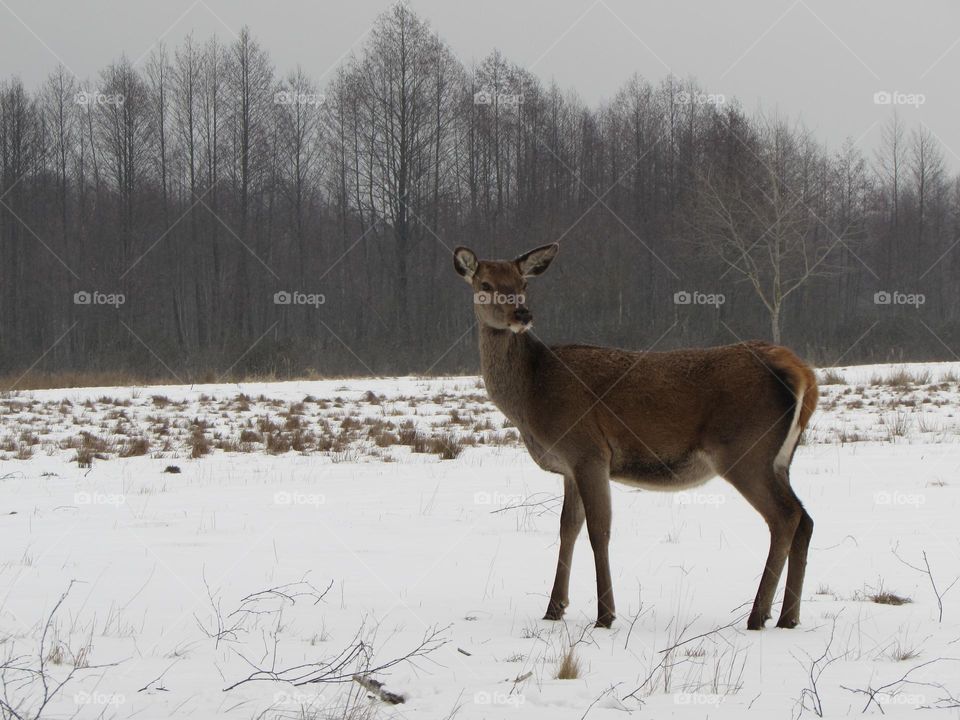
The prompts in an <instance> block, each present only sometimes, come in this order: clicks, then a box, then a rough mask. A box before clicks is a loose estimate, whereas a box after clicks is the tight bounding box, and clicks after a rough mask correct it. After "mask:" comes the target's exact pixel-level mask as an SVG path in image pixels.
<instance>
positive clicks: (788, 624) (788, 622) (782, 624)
mask: <svg viewBox="0 0 960 720" xmlns="http://www.w3.org/2000/svg"><path fill="white" fill-rule="evenodd" d="M799 624H800V621H799V620H797V619H796V618H785V617H782V618H780V619H779V620H777V627H778V628H785V629H786V630H792V629H793V628H795V627H796V626H797V625H799Z"/></svg>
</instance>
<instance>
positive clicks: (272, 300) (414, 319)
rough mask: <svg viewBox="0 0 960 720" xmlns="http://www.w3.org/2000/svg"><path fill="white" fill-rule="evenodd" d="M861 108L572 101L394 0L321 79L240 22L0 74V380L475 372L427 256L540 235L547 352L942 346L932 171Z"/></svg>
mask: <svg viewBox="0 0 960 720" xmlns="http://www.w3.org/2000/svg"><path fill="white" fill-rule="evenodd" d="M870 101H871V98H869V97H867V98H864V102H866V103H869V102H870ZM876 112H877V121H878V123H880V124H881V125H882V127H883V133H882V142H881V144H880V146H879V147H872V146H871V147H862V146H861V145H860V144H859V142H858V141H857V139H854V138H851V139H850V140H849V141H848V142H847V143H845V144H844V145H843V147H840V148H836V147H826V146H825V145H824V144H823V143H822V142H821V141H820V140H818V138H817V137H816V136H815V134H814V133H811V132H810V131H808V130H807V129H805V128H804V126H803V124H802V118H792V117H783V116H777V115H775V114H760V113H757V112H754V111H752V110H750V111H747V110H746V109H744V108H742V107H740V106H739V104H738V103H737V101H736V99H735V98H732V97H723V96H717V95H712V94H710V93H709V92H708V90H706V89H704V88H701V87H698V85H697V83H696V81H695V80H692V79H683V80H681V79H677V78H669V79H666V80H662V81H657V82H651V81H648V80H646V79H644V78H643V77H641V76H640V75H636V76H634V77H633V78H632V79H631V80H630V81H629V82H627V83H626V84H625V85H624V86H623V87H622V88H621V89H620V91H619V92H618V93H617V94H616V95H615V96H614V97H613V98H611V99H610V100H609V101H607V102H604V103H602V104H600V105H599V106H597V107H589V106H587V105H586V104H585V103H584V102H582V101H581V100H580V99H579V98H578V96H577V94H576V92H575V90H574V89H570V88H564V87H558V86H556V85H552V84H550V83H548V82H545V81H544V80H543V79H540V78H538V77H536V76H535V75H534V74H532V73H531V72H528V71H527V70H526V69H524V68H523V67H521V66H519V65H517V64H515V63H513V62H511V60H510V59H509V58H506V57H503V56H502V55H501V54H499V53H497V52H493V53H491V54H490V55H489V56H488V57H487V58H486V59H484V60H483V61H482V62H478V63H476V64H472V63H471V64H467V63H464V62H462V61H461V60H460V59H458V58H457V57H456V56H455V55H454V54H453V52H452V51H451V50H450V49H449V47H447V45H446V44H445V43H444V41H443V39H442V36H440V35H438V34H437V32H436V31H435V30H434V29H433V28H432V27H431V26H430V25H429V23H428V22H427V21H426V20H425V19H424V18H420V17H418V16H416V15H415V14H414V13H413V12H412V11H411V10H409V9H408V8H406V7H404V6H403V5H400V4H398V5H395V6H394V7H392V8H391V9H390V10H389V11H387V12H386V13H385V14H384V15H382V16H381V17H380V18H378V19H377V22H376V24H375V26H374V28H373V29H372V31H371V32H370V33H369V34H368V35H367V37H366V38H365V40H364V42H363V43H361V45H359V46H358V47H357V48H356V49H355V50H354V52H353V53H352V54H351V55H349V56H347V57H345V58H344V59H343V60H342V61H341V63H340V64H339V65H338V66H336V67H333V68H329V69H324V68H299V69H296V70H293V71H287V70H286V69H279V68H275V67H274V66H273V64H272V62H271V59H270V56H269V49H268V48H265V47H262V46H261V45H260V44H259V43H258V41H257V39H256V37H255V34H254V33H253V32H251V31H248V30H246V29H245V30H243V31H242V32H241V33H240V35H239V36H238V37H232V36H230V37H226V38H219V39H218V38H214V37H210V38H207V37H204V38H199V37H192V38H190V39H188V40H187V41H185V42H183V43H181V44H180V45H179V46H177V47H165V46H162V45H157V46H155V47H154V48H153V49H152V50H151V52H150V53H149V54H147V55H146V56H144V57H142V58H129V57H120V58H117V59H116V61H115V62H113V63H112V64H111V65H110V66H109V67H106V68H104V69H103V70H102V72H101V73H100V75H99V77H96V78H89V79H86V78H76V77H74V76H73V75H72V74H71V73H70V72H69V71H68V70H67V69H66V68H62V67H61V68H59V69H53V70H52V72H51V74H50V75H49V78H48V80H47V81H46V82H45V83H44V84H43V85H42V86H41V87H38V88H27V87H24V86H23V84H22V83H21V82H20V81H19V80H18V79H17V78H6V79H4V80H3V81H2V84H0V163H2V177H0V278H2V283H0V376H3V377H6V378H9V380H10V381H9V382H7V383H5V387H7V386H10V385H15V384H17V383H20V384H19V386H20V387H22V386H25V385H27V384H28V383H29V377H30V376H35V375H42V374H43V373H70V372H103V373H129V374H131V375H135V376H143V377H154V378H169V379H170V380H172V381H175V380H181V381H187V380H209V379H215V378H218V377H236V376H242V375H277V376H289V375H295V374H303V373H315V374H322V375H335V374H357V373H372V374H388V373H389V374H394V373H406V372H433V373H440V372H453V371H462V370H474V369H475V366H476V363H477V359H476V351H475V348H474V333H475V330H474V328H473V314H472V306H471V298H470V297H469V292H468V291H467V289H466V288H464V287H463V283H462V281H461V280H460V279H459V278H458V277H456V275H455V274H454V272H453V270H452V265H451V250H452V249H453V247H455V246H456V245H461V244H463V245H469V246H471V247H473V248H475V249H476V250H477V251H478V252H479V253H480V254H481V255H482V256H485V257H492V256H512V255H515V254H517V253H519V252H520V251H522V250H526V249H528V248H530V247H534V246H536V245H540V244H544V243H548V242H555V241H559V242H560V243H561V247H562V251H561V254H560V256H559V259H558V262H557V264H556V267H555V268H554V270H553V272H552V273H551V275H550V276H548V277H545V278H544V279H543V281H542V282H540V283H539V284H538V285H536V286H535V287H533V288H532V290H533V296H532V297H531V298H529V303H530V305H531V307H532V309H533V311H534V314H535V317H536V319H537V322H536V329H535V332H537V333H538V334H539V335H540V336H541V337H543V338H545V339H548V340H551V341H557V342H563V341H578V342H591V343H603V344H616V345H620V346H624V347H629V348H634V349H646V348H656V349H667V348H670V347H677V346H681V345H709V344H721V343H727V342H735V341H737V340H739V339H744V338H747V337H761V338H769V339H776V340H782V341H783V342H785V343H788V344H790V345H792V346H793V347H795V348H797V349H798V351H800V352H801V353H803V354H805V355H806V356H807V357H808V358H810V359H811V360H813V361H815V362H819V363H823V364H836V363H838V362H839V363H847V364H849V363H853V362H857V361H867V360H872V361H881V360H894V359H915V360H926V359H954V358H955V357H956V356H955V355H954V353H953V351H952V350H951V349H950V348H951V347H954V348H958V349H960V318H958V313H960V302H958V300H960V298H958V294H960V283H958V282H957V280H958V278H960V248H955V247H954V245H955V244H956V243H958V242H960V180H958V178H957V177H956V176H955V175H953V174H952V171H951V169H950V168H949V167H948V165H947V163H946V161H945V152H944V149H943V148H942V147H941V145H940V143H939V142H938V141H937V139H936V138H935V136H933V135H932V134H931V133H930V132H929V131H927V130H926V129H925V128H924V127H923V126H922V125H919V124H916V123H912V122H911V121H910V119H909V109H908V108H907V109H900V111H899V114H898V113H896V112H894V111H893V110H891V108H890V106H887V105H883V104H878V105H877V109H876ZM28 369H30V370H31V374H30V375H28V376H24V372H25V371H27V370H28Z"/></svg>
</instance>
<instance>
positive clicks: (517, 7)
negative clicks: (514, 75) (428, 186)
mask: <svg viewBox="0 0 960 720" xmlns="http://www.w3.org/2000/svg"><path fill="white" fill-rule="evenodd" d="M410 5H411V6H412V7H413V8H414V9H415V10H416V11H417V12H418V13H419V14H420V15H421V16H423V17H425V18H427V19H428V20H429V21H430V23H431V24H432V25H433V27H434V28H435V29H436V30H437V31H438V32H439V33H440V35H441V36H442V37H443V38H444V39H445V40H446V41H447V42H448V43H449V44H450V45H451V47H452V48H453V50H454V51H455V52H456V53H457V55H458V56H459V57H460V58H461V60H463V61H464V62H465V63H467V64H468V65H469V63H470V62H471V60H474V59H475V60H480V59H481V58H483V57H484V56H485V55H486V54H487V53H488V52H489V51H490V50H491V49H493V48H495V47H496V48H500V49H501V50H502V51H503V52H504V54H505V55H506V56H507V57H508V58H510V59H511V60H514V61H516V62H519V63H522V64H524V65H526V66H528V67H530V68H531V69H532V70H533V71H534V72H535V73H536V74H538V75H539V76H540V77H541V78H543V79H544V80H548V81H549V80H551V79H556V80H557V81H558V82H559V83H560V84H561V85H563V86H565V87H572V88H575V89H576V90H577V91H578V92H579V93H580V94H581V96H583V97H584V98H585V99H586V100H587V101H589V102H591V103H593V102H596V101H598V100H600V99H602V98H606V97H609V96H610V95H612V94H613V93H614V92H615V91H616V89H617V87H618V86H620V85H621V84H622V83H623V81H624V80H625V79H626V78H627V77H628V76H629V75H630V74H631V73H633V72H634V71H637V72H640V73H641V74H642V75H644V76H646V77H648V78H650V79H652V80H659V79H660V78H662V77H664V76H666V75H667V74H669V73H670V72H671V71H672V72H673V73H674V74H675V75H677V76H679V77H681V78H686V77H688V76H691V75H692V76H695V77H696V78H697V79H698V80H699V81H700V83H701V84H702V85H703V86H704V87H705V88H706V89H708V90H709V91H710V92H713V93H720V94H723V95H725V96H727V97H734V96H735V97H738V98H740V100H741V102H742V103H743V105H744V107H746V108H747V109H748V110H753V109H757V108H765V109H777V110H779V111H781V112H784V113H787V114H789V115H791V116H797V115H800V116H802V118H803V120H804V121H805V122H806V124H807V125H808V126H809V127H811V128H812V129H814V130H815V131H816V133H817V135H818V137H820V138H822V139H823V140H825V141H827V142H828V143H829V144H830V146H831V147H834V148H836V147H837V146H839V144H840V143H841V142H842V140H843V139H844V138H845V137H847V136H851V137H853V138H854V139H857V140H858V141H859V143H860V144H861V146H862V147H864V148H865V149H867V150H870V149H871V148H873V147H875V146H876V144H877V142H878V139H879V127H880V125H879V123H880V122H882V121H883V120H884V119H885V118H886V117H887V116H888V114H889V113H890V111H891V106H890V105H883V104H879V105H878V104H876V103H875V101H874V94H875V93H876V92H880V91H886V92H895V91H896V92H899V93H902V94H903V95H900V96H897V97H895V98H894V103H895V104H896V103H902V104H901V105H900V113H901V115H902V116H903V118H904V119H905V120H906V121H907V123H908V124H909V125H911V126H919V123H921V122H922V123H924V124H926V126H927V127H928V128H929V129H930V130H931V131H932V132H933V133H935V134H936V135H937V136H938V137H939V138H940V140H941V142H942V143H943V145H944V153H945V160H946V161H947V163H948V165H949V166H950V167H953V168H958V167H960V155H958V154H957V153H960V122H958V119H960V83H958V82H957V78H958V76H960V73H958V70H960V3H957V2H956V0H921V1H918V2H911V3H906V2H903V0H856V1H851V0H834V1H833V2H830V1H828V0H729V1H727V2H717V1H716V0H695V1H686V2H670V0H657V1H650V0H643V1H641V2H638V1H637V0H552V1H551V0H483V1H482V2H476V1H475V0H474V1H472V2H465V1H462V0H446V1H443V0H410ZM387 6H388V3H387V2H386V1H385V0H379V1H378V0H352V2H350V3H337V4H333V3H307V2H292V1H290V0H269V1H268V2H263V1H262V0H165V1H163V2H158V1H157V0H153V1H152V2H148V1H146V0H0V74H2V75H3V76H7V75H9V74H11V73H14V74H18V75H20V76H21V77H22V78H23V80H24V81H25V82H26V83H27V84H28V85H30V86H35V85H37V84H39V83H40V82H41V81H42V79H43V78H44V77H45V75H46V74H47V73H48V72H49V71H50V70H52V69H53V68H54V67H55V65H56V63H57V62H58V59H59V61H61V62H63V64H64V65H66V66H67V67H68V68H70V69H71V70H72V71H73V72H74V73H76V74H77V75H78V76H79V77H81V78H88V77H89V78H95V77H96V74H97V72H98V71H99V70H100V69H101V68H103V67H104V66H105V65H106V64H107V63H109V62H110V61H111V60H112V59H114V58H116V57H117V56H118V55H119V54H120V53H121V52H126V53H127V55H128V56H129V57H131V58H132V59H137V58H139V57H141V56H142V55H143V54H144V53H145V52H147V51H148V50H149V48H150V47H151V45H152V44H153V43H154V42H155V41H156V40H157V39H158V38H159V37H161V36H162V37H163V38H164V40H165V41H166V42H168V43H170V44H176V43H178V42H179V41H180V40H181V39H182V38H183V37H184V35H186V34H187V33H189V32H190V31H191V30H192V31H193V32H194V33H195V36H196V37H198V38H199V39H205V38H206V37H207V36H208V35H210V34H212V33H214V32H216V33H217V34H219V35H220V36H222V37H223V38H224V39H229V38H231V36H232V33H235V32H236V30H237V29H238V28H239V27H241V26H242V25H244V24H247V25H249V26H250V27H251V29H252V30H253V32H254V34H255V35H256V36H257V37H258V38H259V40H260V41H261V42H262V44H263V45H264V47H265V48H266V49H267V50H268V51H269V52H270V54H271V56H272V57H273V59H274V61H275V62H276V64H277V67H278V69H280V70H281V71H282V72H285V71H286V70H288V69H291V68H293V67H295V66H296V65H297V64H300V65H302V66H303V67H304V69H305V70H307V71H308V72H309V73H310V74H311V75H313V76H314V77H319V76H321V75H323V74H324V73H326V72H327V71H328V70H329V69H331V68H332V67H335V66H336V64H337V63H338V61H339V59H340V58H341V57H342V56H343V55H345V54H346V53H348V52H349V51H350V49H351V47H359V46H360V45H361V44H362V43H363V40H364V36H365V33H366V32H367V30H368V29H369V27H370V24H371V22H372V21H373V19H374V18H375V17H376V16H377V15H378V14H379V13H380V12H382V10H383V9H385V8H386V7H387ZM327 77H329V75H327ZM911 95H912V96H918V95H922V96H923V97H922V98H918V97H910V96H911ZM921 99H922V104H918V103H919V101H920V100H921Z"/></svg>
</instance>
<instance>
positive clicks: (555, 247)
mask: <svg viewBox="0 0 960 720" xmlns="http://www.w3.org/2000/svg"><path fill="white" fill-rule="evenodd" d="M559 251H560V245H559V244H557V243H553V244H552V245H544V246H543V247H538V248H537V249H535V250H531V251H530V252H528V253H524V254H523V255H521V256H520V257H518V258H516V259H515V260H514V262H515V263H516V264H517V267H518V268H519V269H520V274H521V275H523V277H533V276H534V275H542V274H543V273H544V272H545V271H546V269H547V268H548V267H550V263H551V262H553V259H554V258H555V257H556V256H557V253H558V252H559Z"/></svg>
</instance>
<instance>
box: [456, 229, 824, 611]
mask: <svg viewBox="0 0 960 720" xmlns="http://www.w3.org/2000/svg"><path fill="white" fill-rule="evenodd" d="M556 252H557V248H556V246H545V247H543V248H537V249H536V250H533V251H531V252H530V253H527V254H525V255H522V256H520V257H519V258H517V259H516V260H514V261H502V260H501V261H482V262H481V261H478V260H477V259H476V256H474V255H473V253H471V252H470V251H469V250H466V249H465V248H458V249H457V251H456V252H455V256H454V266H455V268H456V269H457V272H459V273H460V274H461V275H462V276H463V277H464V278H465V279H466V280H467V282H468V283H470V285H471V287H472V288H473V289H474V292H475V298H479V299H478V300H477V302H476V304H475V308H476V314H477V318H478V320H479V322H480V325H481V329H480V360H481V368H482V372H483V377H484V380H485V383H486V387H487V391H488V393H489V394H490V397H491V399H492V400H493V402H494V403H495V404H496V405H497V407H499V408H500V410H501V411H502V412H503V413H504V415H506V416H507V418H509V419H510V420H511V421H512V422H513V423H514V424H515V425H516V426H517V428H518V429H519V431H520V434H521V437H522V438H523V441H524V443H525V444H526V446H527V449H528V450H529V452H530V454H531V456H532V457H533V459H534V461H535V462H536V463H537V464H538V465H540V466H541V467H542V468H544V469H545V470H549V471H552V472H556V473H559V474H561V475H563V477H564V504H563V510H562V512H561V522H560V535H561V541H560V557H559V560H558V563H557V574H556V579H555V581H554V589H553V592H552V594H551V598H550V603H549V605H548V608H547V613H546V617H547V618H549V619H557V618H559V617H560V616H561V615H562V614H563V610H564V608H565V607H566V605H567V602H568V599H567V591H568V586H569V572H570V562H571V560H572V556H573V546H574V543H575V541H576V537H577V535H578V534H579V532H580V529H581V528H582V526H583V524H584V521H586V524H587V531H588V534H589V536H590V542H591V545H592V546H593V550H594V560H595V565H596V572H597V596H598V602H599V610H598V619H597V624H598V625H601V626H609V625H610V623H612V621H613V619H614V615H615V610H614V602H613V588H612V581H611V578H610V568H609V561H608V544H609V536H610V523H611V516H612V511H611V503H610V488H609V480H611V479H612V480H616V481H619V482H623V483H626V484H629V485H633V486H637V487H642V488H647V489H655V490H680V489H683V488H688V487H694V486H696V485H699V484H702V483H704V482H706V481H707V480H709V479H710V478H712V477H715V476H717V475H719V476H721V477H724V478H725V479H726V480H728V481H729V482H730V483H731V484H732V485H733V486H734V487H736V488H737V490H739V491H740V492H741V493H742V494H743V495H744V497H745V498H746V499H747V500H748V501H749V502H750V503H751V504H752V505H753V506H754V507H755V508H756V509H757V511H758V512H760V514H761V515H762V516H763V517H764V519H765V520H766V521H767V524H768V525H769V527H770V533H771V545H770V554H769V557H768V558H767V563H766V565H765V567H764V572H763V577H762V578H761V582H760V588H759V589H758V591H757V597H756V600H755V602H754V607H753V611H752V612H751V614H750V619H749V621H748V627H750V628H753V629H756V628H760V627H762V626H763V623H764V621H765V620H766V619H767V618H768V617H769V616H770V606H771V604H772V601H773V595H774V591H775V590H776V585H777V582H778V580H779V577H780V574H781V572H782V569H783V566H784V564H785V562H786V560H787V558H788V556H789V559H790V565H789V572H788V576H787V590H786V594H785V600H784V605H783V608H782V611H781V616H780V620H779V622H778V625H780V626H781V627H793V626H795V625H796V624H797V622H798V621H799V600H800V594H801V591H802V583H803V571H804V567H805V564H806V553H807V546H808V544H809V540H810V535H811V533H812V530H813V521H812V520H811V519H810V516H809V515H808V514H807V513H806V511H805V510H804V509H803V506H802V505H801V504H800V501H799V500H798V499H797V498H796V495H794V493H793V491H792V490H791V488H790V484H789V464H790V460H791V459H792V455H793V451H794V450H795V446H796V443H797V441H798V439H799V434H800V432H801V431H802V430H803V428H805V427H806V425H807V423H808V422H809V420H810V416H811V414H812V413H813V410H814V408H815V406H816V401H817V386H816V378H815V376H814V374H813V372H812V371H811V370H810V368H809V367H807V365H805V364H804V363H803V361H801V360H800V359H799V358H798V357H797V356H796V355H795V354H793V353H792V352H791V351H790V350H788V349H787V348H784V347H780V346H776V345H771V344H769V343H764V342H758V341H753V342H749V343H739V344H736V345H727V346H724V347H716V348H706V349H687V350H676V351H672V352H631V351H627V350H620V349H617V348H606V347H595V346H589V345H562V346H557V347H549V346H547V345H544V344H543V343H542V342H540V340H539V339H538V338H537V337H536V336H535V335H534V334H533V333H532V332H530V331H529V328H530V321H531V319H532V316H531V314H530V312H529V310H528V309H527V307H526V304H525V297H523V294H524V293H525V291H526V281H527V278H529V277H532V276H534V275H539V274H540V273H542V272H543V271H545V270H546V268H547V266H549V264H550V261H551V260H552V259H553V256H554V255H556ZM488 296H493V297H494V298H495V300H494V301H488V300H487V298H488ZM801 393H802V397H799V396H800V395H801ZM798 402H799V403H800V405H801V407H800V411H799V413H798V412H796V408H797V403H798ZM795 422H796V426H795V425H794V423H795ZM778 458H781V461H780V462H778Z"/></svg>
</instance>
